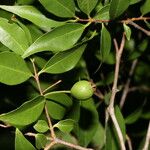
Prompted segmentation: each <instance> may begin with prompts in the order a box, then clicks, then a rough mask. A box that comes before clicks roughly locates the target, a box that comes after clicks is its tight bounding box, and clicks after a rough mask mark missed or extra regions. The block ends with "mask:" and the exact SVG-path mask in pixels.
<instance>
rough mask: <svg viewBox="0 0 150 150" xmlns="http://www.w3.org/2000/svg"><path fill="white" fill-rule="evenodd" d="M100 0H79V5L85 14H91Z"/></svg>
mask: <svg viewBox="0 0 150 150" xmlns="http://www.w3.org/2000/svg"><path fill="white" fill-rule="evenodd" d="M97 2H98V0H77V3H78V6H79V8H80V9H81V11H83V12H84V13H85V14H87V15H90V13H91V12H92V10H93V9H94V8H95V6H96V4H97Z"/></svg>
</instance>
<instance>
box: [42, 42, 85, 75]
mask: <svg viewBox="0 0 150 150" xmlns="http://www.w3.org/2000/svg"><path fill="white" fill-rule="evenodd" d="M85 46H86V45H82V46H80V47H78V48H73V49H71V50H69V51H65V52H60V53H58V54H56V55H54V56H53V57H52V58H51V59H50V60H49V61H48V62H47V63H46V65H45V66H44V68H43V69H42V70H41V72H47V73H52V74H53V73H63V72H66V71H69V70H71V69H72V68H74V67H75V65H76V64H77V62H78V61H79V60H80V58H81V56H82V54H83V52H84V49H85Z"/></svg>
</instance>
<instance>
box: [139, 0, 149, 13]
mask: <svg viewBox="0 0 150 150" xmlns="http://www.w3.org/2000/svg"><path fill="white" fill-rule="evenodd" d="M140 10H141V13H142V15H145V14H147V13H149V12H150V0H146V1H145V3H144V4H143V5H142V6H141V9H140Z"/></svg>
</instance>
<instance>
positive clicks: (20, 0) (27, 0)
mask: <svg viewBox="0 0 150 150" xmlns="http://www.w3.org/2000/svg"><path fill="white" fill-rule="evenodd" d="M34 1H35V0H17V4H21V5H28V4H32V3H33V2H34Z"/></svg>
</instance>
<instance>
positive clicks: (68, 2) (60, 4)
mask: <svg viewBox="0 0 150 150" xmlns="http://www.w3.org/2000/svg"><path fill="white" fill-rule="evenodd" d="M40 3H41V4H42V5H43V6H44V7H45V8H46V9H47V10H48V11H49V12H51V13H53V14H55V15H56V16H59V17H74V16H75V4H74V1H73V0H51V1H50V3H49V0H40Z"/></svg>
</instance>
